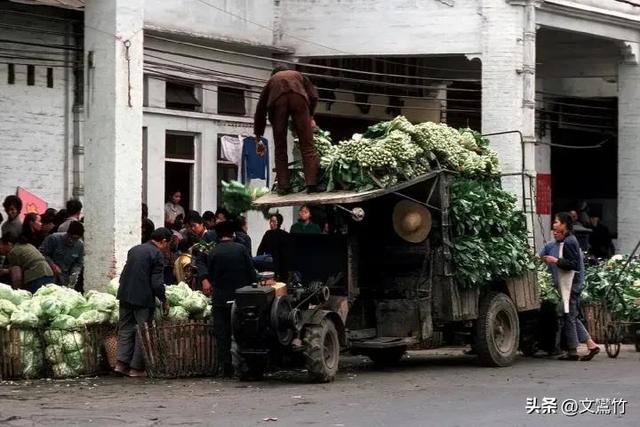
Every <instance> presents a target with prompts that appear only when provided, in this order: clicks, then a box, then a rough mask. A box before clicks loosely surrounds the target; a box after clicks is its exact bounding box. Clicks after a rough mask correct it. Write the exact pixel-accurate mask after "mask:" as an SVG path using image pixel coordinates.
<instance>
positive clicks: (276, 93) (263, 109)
mask: <svg viewBox="0 0 640 427" xmlns="http://www.w3.org/2000/svg"><path fill="white" fill-rule="evenodd" d="M317 103H318V91H317V89H316V88H315V87H314V86H313V84H312V83H311V82H310V81H309V79H308V78H306V77H305V76H303V75H302V74H300V73H299V72H297V71H294V70H289V69H287V67H285V66H277V67H276V68H274V70H273V72H272V73H271V78H270V79H269V81H268V82H267V85H266V86H265V87H264V89H263V90H262V93H261V94H260V100H259V101H258V106H257V107H256V114H255V117H254V121H255V124H254V133H255V136H256V152H257V153H258V154H259V155H264V153H265V151H266V147H265V145H264V142H262V140H261V137H262V135H264V129H265V127H266V125H267V120H266V116H267V114H268V115H269V122H271V126H272V127H273V143H274V146H275V156H276V158H275V163H276V175H277V179H278V189H277V191H278V194H281V195H284V194H287V193H289V192H290V191H291V187H290V184H289V166H288V164H289V160H288V157H287V124H288V120H289V117H291V119H292V120H293V126H294V129H295V132H296V134H297V136H298V140H299V141H300V152H301V153H302V167H303V171H304V179H305V183H306V185H307V192H309V193H313V192H316V191H318V189H317V184H318V182H317V180H318V168H319V166H320V161H319V159H318V153H317V152H316V149H315V146H314V145H313V128H314V127H315V121H314V120H313V113H314V111H315V108H316V104H317Z"/></svg>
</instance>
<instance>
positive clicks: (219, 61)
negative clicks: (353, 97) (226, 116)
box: [145, 48, 481, 92]
mask: <svg viewBox="0 0 640 427" xmlns="http://www.w3.org/2000/svg"><path fill="white" fill-rule="evenodd" d="M147 50H148V51H151V52H157V53H162V54H166V55H174V56H181V57H185V58H191V59H197V60H201V61H206V62H213V63H217V64H225V65H233V66H238V67H246V68H251V69H255V70H260V71H271V70H272V68H271V67H264V66H259V65H253V64H244V63H241V62H234V61H226V60H223V59H213V58H207V57H203V56H198V55H190V54H180V53H176V52H169V51H165V50H162V49H155V48H145V51H147ZM149 56H150V57H152V58H156V59H164V60H167V61H171V60H169V59H167V58H164V57H159V56H152V55H149ZM175 62H178V61H175ZM182 64H183V65H186V66H191V65H190V64H186V63H182ZM302 74H304V75H306V76H309V77H315V78H320V79H326V80H337V81H344V82H352V83H364V84H370V85H376V86H394V87H403V88H411V89H437V90H443V89H444V88H443V87H440V86H429V85H414V84H405V83H393V82H384V81H377V80H366V79H357V78H351V77H341V76H333V75H331V74H316V73H305V72H302ZM267 80H268V79H264V82H266V81H267ZM441 80H442V81H447V79H446V78H443V79H441ZM447 90H449V91H455V92H481V89H464V88H448V89H447Z"/></svg>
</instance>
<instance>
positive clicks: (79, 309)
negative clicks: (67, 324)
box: [69, 303, 91, 318]
mask: <svg viewBox="0 0 640 427" xmlns="http://www.w3.org/2000/svg"><path fill="white" fill-rule="evenodd" d="M87 310H91V305H89V303H86V304H81V305H77V306H75V307H73V308H72V309H71V310H70V311H69V316H71V317H75V318H78V317H80V315H81V314H82V313H84V312H85V311H87Z"/></svg>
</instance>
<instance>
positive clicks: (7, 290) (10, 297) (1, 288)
mask: <svg viewBox="0 0 640 427" xmlns="http://www.w3.org/2000/svg"><path fill="white" fill-rule="evenodd" d="M0 300H7V301H11V302H12V303H13V304H15V305H18V304H20V301H19V300H18V296H17V295H16V294H14V291H13V289H12V288H11V286H9V285H5V284H4V283H0Z"/></svg>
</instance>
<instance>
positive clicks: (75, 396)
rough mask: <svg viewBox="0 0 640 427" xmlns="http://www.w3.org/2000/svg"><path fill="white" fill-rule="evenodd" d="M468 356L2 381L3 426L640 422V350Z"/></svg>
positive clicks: (435, 353) (443, 353)
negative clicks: (565, 408)
mask: <svg viewBox="0 0 640 427" xmlns="http://www.w3.org/2000/svg"><path fill="white" fill-rule="evenodd" d="M461 350H462V349H439V350H430V351H419V352H411V353H409V354H408V356H405V358H404V359H403V360H402V362H401V363H400V364H399V365H398V366H396V367H393V368H387V369H384V370H379V369H377V368H374V366H373V365H372V364H371V363H370V362H369V361H368V360H367V359H366V358H363V357H344V358H343V359H342V363H341V370H340V373H339V375H338V378H337V379H336V381H335V382H334V383H331V384H308V383H306V381H305V375H304V372H299V371H295V372H277V373H274V374H272V375H269V376H268V377H267V378H266V380H265V381H263V382H259V383H258V382H253V383H240V382H238V381H236V380H220V379H216V378H201V379H180V380H152V379H146V380H135V379H130V378H119V377H99V378H83V379H75V380H67V381H52V380H39V381H32V382H3V383H2V385H0V426H33V425H56V426H58V425H59V426H118V425H128V426H156V425H162V426H165V425H173V426H178V425H210V426H253V425H265V426H266V425H273V426H278V425H279V426H294V425H295V426H301V425H302V426H304V425H310V426H333V427H342V426H367V427H373V426H543V425H544V426H565V425H567V426H572V425H576V426H577V425H580V426H591V425H594V426H610V425H612V426H613V425H615V426H617V425H620V426H638V425H640V353H636V352H635V350H634V349H633V348H632V347H631V346H624V347H623V350H622V352H621V354H620V356H619V357H618V358H617V359H609V358H608V357H607V356H606V354H605V353H604V352H602V353H601V354H600V355H598V356H597V357H596V358H595V359H594V360H593V361H591V362H561V361H557V360H555V358H520V359H519V360H518V361H517V363H516V364H515V365H514V366H512V367H509V368H495V369H494V368H485V367H481V366H478V365H477V364H476V362H475V358H473V357H472V356H465V355H463V354H462V353H461ZM545 397H546V398H550V399H551V400H548V401H547V402H548V403H549V402H552V401H553V400H552V399H556V402H557V413H556V414H542V413H540V414H538V413H535V411H534V413H532V414H527V399H533V398H536V399H538V403H541V402H542V401H543V398H545ZM567 399H575V400H576V401H577V402H578V401H581V400H582V401H585V402H587V403H588V402H590V401H591V400H593V401H596V400H597V399H603V400H600V402H604V399H619V400H624V401H625V402H626V403H625V404H624V412H625V413H624V414H622V413H620V412H621V410H622V407H621V406H622V405H621V404H619V403H618V404H617V407H616V408H615V409H616V412H618V414H613V413H612V414H610V415H604V414H601V415H595V414H592V413H589V411H587V412H585V413H583V414H576V415H575V416H568V415H564V414H563V413H562V410H561V405H562V404H563V402H565V401H566V400H567ZM609 402H610V401H609ZM530 403H531V402H530ZM586 406H587V405H586V403H585V405H584V407H585V408H586ZM589 406H590V405H589ZM609 406H610V409H614V408H612V407H611V405H609ZM529 409H535V406H534V405H533V404H531V405H530V408H529ZM550 409H552V405H551V404H548V405H547V406H546V410H550ZM593 409H595V406H594V407H593ZM543 412H544V411H543ZM591 412H595V411H591ZM612 412H613V411H612Z"/></svg>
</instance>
